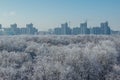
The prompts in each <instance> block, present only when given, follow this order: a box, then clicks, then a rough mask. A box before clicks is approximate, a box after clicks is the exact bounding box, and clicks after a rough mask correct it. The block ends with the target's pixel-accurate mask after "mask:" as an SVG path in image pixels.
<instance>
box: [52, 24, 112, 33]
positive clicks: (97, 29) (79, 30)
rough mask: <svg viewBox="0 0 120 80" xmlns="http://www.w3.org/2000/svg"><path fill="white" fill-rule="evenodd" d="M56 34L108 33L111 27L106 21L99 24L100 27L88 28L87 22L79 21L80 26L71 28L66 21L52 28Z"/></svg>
mask: <svg viewBox="0 0 120 80" xmlns="http://www.w3.org/2000/svg"><path fill="white" fill-rule="evenodd" d="M54 34H56V35H78V34H96V35H110V34H111V29H110V27H109V26H108V22H104V23H101V24H100V27H93V28H88V26H87V22H85V23H81V24H80V27H75V28H73V29H71V28H70V27H69V26H68V23H64V24H61V27H57V28H55V29H54Z"/></svg>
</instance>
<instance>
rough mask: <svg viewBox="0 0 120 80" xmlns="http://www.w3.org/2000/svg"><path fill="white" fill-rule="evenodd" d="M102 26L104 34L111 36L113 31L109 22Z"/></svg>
mask: <svg viewBox="0 0 120 80" xmlns="http://www.w3.org/2000/svg"><path fill="white" fill-rule="evenodd" d="M100 26H101V33H102V34H107V35H109V34H111V29H110V27H109V26H108V22H104V23H101V24H100Z"/></svg>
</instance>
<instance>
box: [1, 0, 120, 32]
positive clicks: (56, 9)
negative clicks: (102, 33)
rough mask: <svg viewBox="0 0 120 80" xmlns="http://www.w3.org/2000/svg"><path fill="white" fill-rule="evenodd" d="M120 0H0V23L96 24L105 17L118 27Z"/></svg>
mask: <svg viewBox="0 0 120 80" xmlns="http://www.w3.org/2000/svg"><path fill="white" fill-rule="evenodd" d="M119 7H120V0H109V1H108V0H89V1H88V0H25V1H23V0H0V12H1V13H0V24H2V25H3V26H5V27H6V26H9V24H13V23H17V24H18V26H25V24H27V23H31V22H32V23H33V24H35V25H34V26H35V27H37V28H38V29H39V30H48V29H49V28H55V27H58V26H60V25H59V24H61V23H64V22H69V21H70V26H71V28H73V27H76V25H77V26H78V27H79V25H80V23H82V22H84V21H86V20H87V21H88V25H89V27H90V26H93V27H94V26H98V25H99V23H101V22H102V21H108V22H109V25H110V27H111V28H112V29H113V30H120V23H119V21H120V15H119V14H120V10H119Z"/></svg>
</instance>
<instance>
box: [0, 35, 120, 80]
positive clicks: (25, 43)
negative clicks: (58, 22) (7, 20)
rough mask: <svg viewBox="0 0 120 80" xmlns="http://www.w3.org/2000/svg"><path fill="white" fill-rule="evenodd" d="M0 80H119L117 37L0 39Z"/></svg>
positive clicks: (6, 37) (15, 37)
mask: <svg viewBox="0 0 120 80" xmlns="http://www.w3.org/2000/svg"><path fill="white" fill-rule="evenodd" d="M0 80H120V36H94V35H92V36H82V35H81V36H0Z"/></svg>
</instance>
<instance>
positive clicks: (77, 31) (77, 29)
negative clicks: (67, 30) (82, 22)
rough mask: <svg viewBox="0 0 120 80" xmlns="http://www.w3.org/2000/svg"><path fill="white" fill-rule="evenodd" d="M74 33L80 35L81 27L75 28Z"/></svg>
mask: <svg viewBox="0 0 120 80" xmlns="http://www.w3.org/2000/svg"><path fill="white" fill-rule="evenodd" d="M72 34H73V35H78V34H80V28H79V27H76V28H73V30H72Z"/></svg>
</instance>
